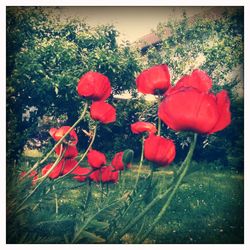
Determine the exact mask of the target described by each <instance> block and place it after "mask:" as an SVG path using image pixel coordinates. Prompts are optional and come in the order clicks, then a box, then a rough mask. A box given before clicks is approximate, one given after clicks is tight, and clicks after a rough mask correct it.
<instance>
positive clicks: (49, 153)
mask: <svg viewBox="0 0 250 250" xmlns="http://www.w3.org/2000/svg"><path fill="white" fill-rule="evenodd" d="M87 108H88V103H87V102H86V103H85V105H84V109H83V112H82V114H81V115H80V117H79V118H78V120H77V121H76V122H75V123H74V124H73V125H72V126H71V127H70V129H69V130H68V131H67V132H66V133H65V134H64V136H63V137H62V138H61V139H60V140H59V141H58V142H57V143H56V144H55V145H54V147H53V148H52V149H51V150H50V151H49V152H48V153H47V154H46V155H45V156H44V158H42V159H40V160H38V161H37V162H36V163H35V164H34V165H33V167H32V168H31V169H30V170H29V171H28V172H27V173H26V174H25V175H24V176H23V177H22V179H23V178H25V177H26V176H28V175H29V174H30V173H31V172H32V171H33V170H35V169H36V168H37V167H38V166H39V165H40V164H43V163H44V162H45V161H46V160H47V159H48V158H49V156H50V155H51V154H52V153H53V152H54V150H55V148H56V147H57V146H58V145H59V144H61V143H62V141H63V140H64V139H65V138H66V136H67V135H68V134H69V133H70V132H71V131H72V130H73V129H74V128H75V127H76V126H77V125H78V123H79V122H80V121H81V120H82V119H83V117H84V116H85V113H86V111H87Z"/></svg>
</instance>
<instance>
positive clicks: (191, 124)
mask: <svg viewBox="0 0 250 250" xmlns="http://www.w3.org/2000/svg"><path fill="white" fill-rule="evenodd" d="M158 115H159V117H160V118H161V119H162V120H163V122H164V123H165V124H166V125H168V126H169V127H170V128H172V129H173V130H175V131H182V130H191V131H194V132H198V133H208V132H209V131H210V130H211V128H212V127H213V126H214V124H215V123H216V121H217V119H218V111H217V106H216V102H215V97H214V95H212V94H205V93H203V92H199V91H198V90H196V89H192V88H191V89H190V88H188V89H187V88H182V89H180V90H179V91H177V92H176V93H175V94H172V95H169V96H167V97H166V98H165V99H164V100H163V102H162V103H161V104H160V107H159V110H158Z"/></svg>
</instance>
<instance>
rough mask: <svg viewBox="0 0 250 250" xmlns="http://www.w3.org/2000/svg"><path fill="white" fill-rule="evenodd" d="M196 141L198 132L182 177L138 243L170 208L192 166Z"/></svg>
mask: <svg viewBox="0 0 250 250" xmlns="http://www.w3.org/2000/svg"><path fill="white" fill-rule="evenodd" d="M196 141H197V134H195V135H194V140H193V143H192V144H191V146H190V149H189V152H188V155H187V157H186V158H187V161H186V164H185V168H184V169H183V172H182V173H181V174H180V177H179V179H178V181H177V182H176V184H175V187H174V189H173V190H172V192H171V194H170V195H169V197H168V199H167V202H166V203H165V205H164V206H163V207H162V209H161V211H160V212H159V214H158V215H157V217H156V218H155V219H154V221H153V223H152V224H151V225H150V227H149V228H148V230H147V231H146V233H145V234H144V235H142V236H141V237H140V238H139V239H138V241H137V243H139V242H143V241H144V240H145V239H146V238H147V236H148V235H149V234H150V233H151V231H152V230H153V229H154V227H155V225H156V224H157V223H158V222H159V221H160V219H161V218H162V216H163V215H164V214H165V212H166V210H167V209H168V207H169V205H170V203H171V201H172V199H173V197H174V195H175V194H176V192H177V190H178V188H179V186H180V184H181V182H182V180H183V178H184V177H185V175H186V173H187V171H188V168H189V166H190V162H191V158H192V156H193V152H194V149H195V145H196Z"/></svg>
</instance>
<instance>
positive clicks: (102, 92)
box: [77, 71, 111, 101]
mask: <svg viewBox="0 0 250 250" xmlns="http://www.w3.org/2000/svg"><path fill="white" fill-rule="evenodd" d="M77 92H78V94H79V95H80V96H83V97H86V98H88V99H91V100H93V101H105V100H106V99H107V98H108V97H109V96H110V94H111V85H110V82H109V79H108V77H106V76H105V75H103V74H101V73H98V72H93V71H89V72H87V73H86V74H84V75H83V76H82V77H81V79H80V81H79V82H78V86H77Z"/></svg>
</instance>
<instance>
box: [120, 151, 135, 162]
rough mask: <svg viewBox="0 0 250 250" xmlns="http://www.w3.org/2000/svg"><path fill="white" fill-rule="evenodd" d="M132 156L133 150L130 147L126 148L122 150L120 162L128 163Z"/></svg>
mask: <svg viewBox="0 0 250 250" xmlns="http://www.w3.org/2000/svg"><path fill="white" fill-rule="evenodd" d="M133 158H134V151H133V150H132V149H126V150H125V151H124V152H123V156H122V162H123V163H124V164H125V165H127V164H129V163H131V162H132V161H133Z"/></svg>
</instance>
